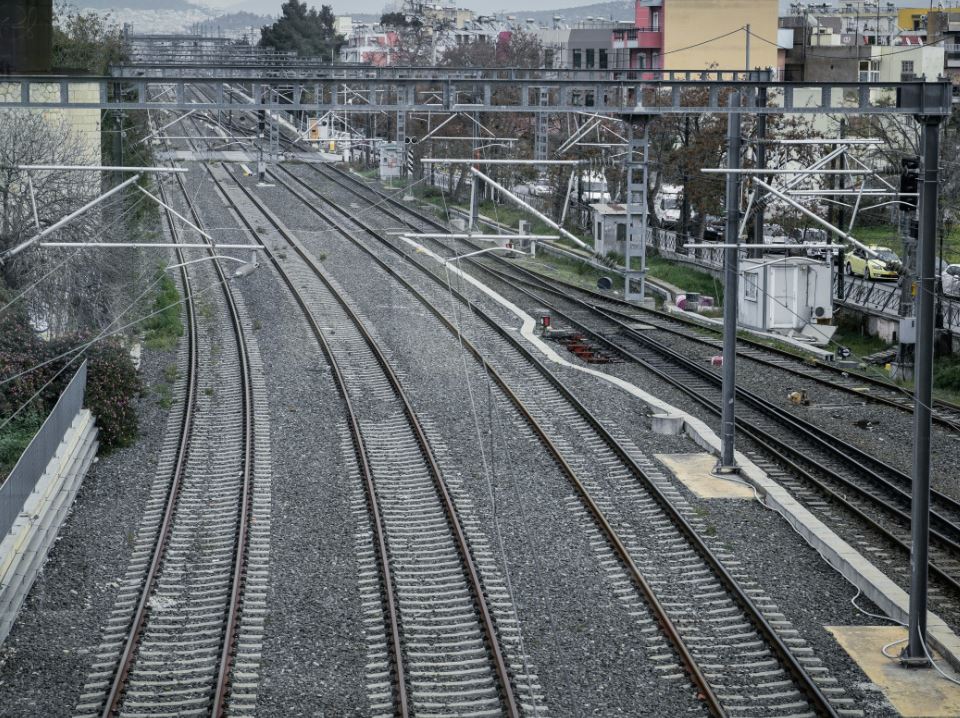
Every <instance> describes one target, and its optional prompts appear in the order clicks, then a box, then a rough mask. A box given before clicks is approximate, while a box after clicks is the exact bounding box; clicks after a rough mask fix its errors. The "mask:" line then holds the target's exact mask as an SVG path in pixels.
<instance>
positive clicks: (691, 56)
mask: <svg viewBox="0 0 960 718" xmlns="http://www.w3.org/2000/svg"><path fill="white" fill-rule="evenodd" d="M778 16H779V4H778V2H777V0H666V1H665V2H664V18H663V28H664V32H663V68H664V69H665V70H700V69H707V68H709V67H712V66H715V67H716V68H717V69H718V70H746V69H748V65H747V42H746V38H747V34H746V32H745V31H744V30H743V29H742V28H743V27H744V26H745V25H747V24H748V23H749V25H750V32H751V33H753V35H754V36H753V37H751V38H750V61H749V69H751V70H752V69H754V68H758V67H759V68H767V67H772V68H776V67H777V18H778ZM725 33H730V34H729V35H727V36H726V37H720V38H719V39H716V40H714V39H713V38H718V37H719V36H720V35H724V34H725ZM761 38H762V39H761ZM765 41H766V42H765ZM699 43H704V44H702V45H699ZM693 45H699V46H697V47H692V46H693ZM685 48H689V49H685Z"/></svg>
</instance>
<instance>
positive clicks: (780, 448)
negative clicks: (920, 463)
mask: <svg viewBox="0 0 960 718" xmlns="http://www.w3.org/2000/svg"><path fill="white" fill-rule="evenodd" d="M331 169H334V170H335V172H336V173H337V174H338V175H341V176H345V177H347V178H349V179H350V180H352V183H353V184H356V185H360V186H361V187H364V188H365V189H367V190H369V191H371V192H372V193H373V194H375V195H377V196H380V197H382V198H384V199H388V200H390V201H389V204H396V202H395V201H394V200H392V198H390V197H389V196H388V195H385V193H381V192H379V191H377V190H375V189H373V188H370V187H367V186H366V185H364V184H362V183H360V182H359V180H356V179H355V178H353V177H350V176H349V175H346V173H343V172H341V171H340V170H338V169H336V168H331ZM314 170H315V171H316V172H318V173H319V174H321V175H323V174H325V173H324V172H322V171H321V170H320V169H319V168H317V167H314ZM328 176H329V175H328ZM377 209H378V211H383V212H384V213H385V214H387V215H388V216H390V217H391V218H393V219H395V220H397V221H400V222H404V223H406V224H408V225H410V224H411V223H410V222H409V221H407V220H404V219H403V217H401V216H400V215H398V214H397V213H395V212H391V211H389V210H386V209H384V208H383V206H382V205H379V206H378V207H377ZM399 209H401V210H403V211H405V212H408V213H409V214H411V215H413V216H416V217H418V219H420V220H421V221H424V222H428V223H430V224H432V225H435V226H442V225H439V224H438V223H437V222H436V221H435V220H433V219H432V218H430V217H425V216H423V215H421V213H419V212H417V211H415V210H412V209H409V208H407V207H406V206H405V205H399ZM440 246H441V247H442V248H443V250H444V251H449V247H446V246H445V245H440ZM468 246H472V245H470V244H469V243H468ZM465 261H467V262H469V263H471V265H472V266H476V267H478V268H480V269H483V270H486V271H488V272H491V273H494V274H496V272H495V271H494V270H492V269H490V268H489V267H487V266H486V265H485V264H483V263H481V262H477V261H473V260H465ZM499 263H500V264H502V265H507V266H509V267H510V268H512V269H517V268H514V267H513V265H510V264H509V263H507V262H505V261H504V260H499ZM521 271H523V273H526V274H530V275H531V276H533V277H535V278H536V280H537V281H538V283H539V284H540V285H541V286H543V287H544V288H546V289H549V290H550V291H551V292H553V293H556V294H558V295H560V296H562V297H563V298H564V299H567V300H569V301H576V300H574V299H573V298H572V297H569V296H568V295H566V294H564V293H563V292H561V291H560V290H558V289H555V288H553V287H550V286H549V282H548V281H546V280H545V279H543V278H541V277H539V276H538V275H536V274H534V273H530V272H526V270H521ZM501 281H504V280H503V279H502V278H501ZM569 286H570V288H573V287H574V285H569ZM514 288H515V289H519V288H518V287H514ZM520 291H523V290H522V289H521V290H520ZM601 298H603V299H607V298H606V297H603V296H602V295H601ZM536 301H539V302H541V303H545V302H544V300H543V299H542V298H539V297H537V298H536ZM628 306H631V307H634V305H628ZM592 308H593V309H594V310H595V311H599V310H598V309H597V308H595V307H592ZM634 308H636V309H642V308H640V307H634ZM621 324H622V323H621ZM579 326H581V328H583V329H584V331H587V332H588V333H590V334H591V335H592V336H594V337H595V338H596V339H597V340H598V341H600V342H602V343H604V344H607V345H610V346H611V347H612V348H613V349H614V351H617V352H619V353H621V354H622V353H623V349H622V347H619V346H618V345H615V344H613V343H612V342H610V340H609V339H608V338H607V337H606V336H603V335H602V334H600V333H597V332H592V331H591V330H590V329H589V328H588V327H586V326H584V325H579ZM632 334H633V335H635V339H636V340H637V341H643V342H645V343H648V344H649V343H650V340H649V339H648V338H646V337H645V336H643V335H642V334H640V333H638V332H632ZM629 358H630V359H631V360H634V361H638V362H640V363H643V364H644V365H645V366H646V368H648V369H649V370H651V371H653V372H655V373H656V374H657V375H658V376H660V377H661V378H662V379H663V380H665V381H667V382H668V383H670V384H671V385H672V386H675V387H676V388H678V389H679V390H681V391H683V392H684V393H685V394H687V395H688V396H690V397H691V398H693V399H695V400H696V401H697V402H698V403H700V404H701V405H703V406H704V407H705V408H707V409H708V410H710V411H712V412H717V411H719V409H718V408H717V405H716V402H714V401H712V400H710V399H708V398H706V397H703V396H702V395H700V394H697V393H696V392H695V391H694V390H693V389H692V388H691V387H689V386H688V385H686V384H685V383H683V382H679V381H677V379H676V378H675V377H673V376H671V375H670V374H668V373H666V372H662V371H659V370H658V369H656V368H654V367H652V366H650V365H649V364H648V363H644V362H643V360H641V359H639V358H638V357H635V356H632V355H630V357H629ZM695 369H696V371H697V372H698V373H703V372H704V371H705V370H703V369H702V367H699V366H696V367H695ZM742 391H743V390H742V389H738V392H742ZM758 399H759V397H758ZM760 401H761V402H762V401H763V400H762V399H761V400H760ZM764 403H765V404H767V405H768V406H769V403H768V402H764ZM790 419H791V420H792V421H795V422H796V421H799V420H796V419H794V418H793V417H790ZM803 423H804V424H806V422H803ZM740 424H741V430H742V431H744V433H745V434H747V435H748V436H750V438H751V439H753V440H754V441H756V442H757V443H758V444H760V445H761V446H762V447H763V448H765V449H766V450H767V451H769V452H770V454H771V455H772V456H773V457H775V458H776V459H777V460H778V461H780V462H781V463H783V464H784V465H786V466H788V467H789V468H790V469H792V470H794V471H795V472H797V473H798V475H800V476H802V477H803V478H804V479H806V480H807V481H808V482H809V483H811V484H813V485H814V486H816V487H817V488H818V490H820V491H821V492H822V493H824V494H826V495H827V496H829V497H830V498H832V499H834V500H835V501H838V502H839V503H840V504H841V505H843V506H844V507H845V508H846V509H847V510H849V511H850V512H851V513H853V514H854V515H856V516H857V517H859V518H860V519H861V520H863V521H864V522H865V523H867V524H868V525H869V526H870V527H872V528H873V529H874V530H876V531H878V532H880V533H881V535H883V536H884V537H886V538H887V539H888V540H890V541H891V542H892V543H894V544H895V545H896V546H897V547H898V548H899V549H900V550H901V551H905V552H907V553H909V550H910V547H909V544H908V542H906V541H904V540H902V539H900V538H898V537H897V536H895V535H894V534H893V533H892V532H891V531H890V529H889V528H888V527H887V526H886V525H885V524H883V523H882V522H881V521H878V520H877V519H876V518H875V517H872V516H870V515H868V514H867V513H866V512H864V511H863V510H861V509H860V508H858V507H856V506H854V505H853V504H852V502H851V501H850V500H849V499H848V498H847V497H846V496H844V495H843V494H842V493H840V492H837V491H835V490H833V489H831V488H830V487H828V486H826V485H825V484H824V483H823V482H822V481H821V480H819V479H817V478H816V477H815V476H814V475H813V474H811V473H810V471H809V470H807V469H805V468H803V467H802V466H800V465H799V464H798V463H797V462H796V460H791V458H789V456H788V454H793V455H794V457H795V458H800V459H802V460H804V461H806V462H808V463H811V464H813V465H814V466H815V467H816V468H817V469H819V470H820V471H822V472H824V473H827V474H830V475H833V474H835V472H834V471H832V470H831V469H830V468H828V467H826V466H824V465H823V464H822V463H819V462H817V461H814V460H811V459H810V457H808V456H798V455H797V452H796V451H794V450H791V448H790V447H789V446H787V445H785V444H784V443H783V442H782V441H780V440H777V439H776V437H773V436H772V435H771V434H769V432H765V431H763V430H761V429H759V428H757V427H753V426H750V427H747V426H744V425H743V422H742V421H741V422H740ZM814 428H815V427H814ZM830 441H832V442H834V443H835V442H836V439H833V438H831V439H830ZM827 446H830V447H831V448H833V446H832V444H829V443H828V444H827ZM850 448H851V449H852V450H854V451H857V452H859V450H857V449H855V447H852V446H850ZM859 453H861V454H862V453H863V452H859ZM864 456H866V455H865V454H864ZM844 458H845V457H844ZM867 458H868V459H869V460H870V461H871V462H873V463H882V462H878V461H877V460H875V459H872V458H870V457H867ZM848 463H850V462H848ZM883 466H884V467H886V468H887V469H890V470H892V469H891V467H887V466H886V465H885V464H883ZM903 480H904V481H906V482H909V479H908V478H906V477H904V479H903ZM842 483H844V485H845V486H846V487H847V488H848V489H850V490H853V491H854V492H855V493H857V494H858V495H860V496H861V497H862V498H864V499H865V500H867V501H868V502H871V503H873V504H876V505H878V506H879V507H880V508H881V509H882V510H883V511H886V512H889V513H891V514H893V515H896V516H898V517H899V518H900V519H901V520H909V517H906V519H904V516H905V515H904V514H903V512H902V511H900V510H899V509H897V508H896V507H893V506H891V505H889V504H886V503H885V502H883V501H881V500H880V499H879V498H878V497H876V496H874V495H872V494H870V493H868V492H866V491H864V490H863V489H862V488H861V487H859V486H857V485H855V484H850V483H849V482H842ZM937 498H940V499H941V500H942V502H943V503H944V504H945V505H947V506H948V507H949V508H954V507H957V506H960V504H958V503H957V502H955V501H954V500H953V499H951V498H950V497H947V496H944V495H942V494H940V495H938V497H937ZM940 518H941V519H943V517H940ZM938 524H939V525H941V526H947V527H949V528H950V530H953V531H956V530H958V527H957V526H956V525H954V524H952V523H951V522H949V521H946V520H943V521H938ZM933 535H934V537H935V538H936V540H937V542H938V544H940V545H941V546H946V550H947V551H948V552H951V553H953V554H954V555H960V552H958V551H957V544H956V541H954V540H951V539H949V538H947V537H945V536H943V535H942V534H940V533H939V532H936V531H934V532H933ZM930 570H931V572H932V573H934V575H936V576H937V578H938V579H939V580H941V581H942V582H943V583H944V584H946V585H947V586H949V587H950V588H952V589H953V590H955V591H957V592H958V593H960V580H958V578H956V577H954V576H951V575H950V574H949V573H947V572H946V571H945V570H944V569H942V568H940V566H939V565H938V564H935V563H931V566H930Z"/></svg>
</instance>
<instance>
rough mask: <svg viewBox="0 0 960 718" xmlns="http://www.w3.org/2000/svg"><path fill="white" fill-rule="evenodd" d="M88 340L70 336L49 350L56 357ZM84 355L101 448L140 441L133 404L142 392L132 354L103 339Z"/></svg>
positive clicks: (88, 400)
mask: <svg viewBox="0 0 960 718" xmlns="http://www.w3.org/2000/svg"><path fill="white" fill-rule="evenodd" d="M85 341H89V339H88V338H87V337H86V336H84V335H71V336H68V337H64V338H63V339H60V340H58V341H57V342H53V343H51V344H50V349H51V351H52V353H53V354H54V355H56V354H60V353H62V352H63V351H66V350H67V349H69V348H71V347H75V346H77V345H78V344H80V343H82V342H85ZM85 356H86V359H87V392H86V398H85V400H84V404H85V405H86V406H87V408H89V409H90V411H91V412H93V415H94V416H96V417H97V426H98V428H99V429H100V436H99V438H100V446H101V447H103V448H104V449H105V450H107V451H110V450H111V449H116V448H119V447H121V446H127V445H129V444H130V443H132V442H133V441H134V439H136V438H137V429H138V424H137V410H136V407H135V406H134V403H133V402H134V399H135V398H136V396H137V395H138V394H139V393H140V391H141V389H142V385H141V382H140V376H139V375H138V374H137V370H136V369H135V368H134V366H133V361H132V360H131V359H130V354H129V353H128V352H127V349H126V348H125V347H124V346H123V345H122V344H121V343H120V341H119V340H117V339H103V340H100V341H98V342H97V343H96V344H94V345H93V346H91V347H90V348H89V349H87V351H86V352H85ZM79 363H80V362H79V361H77V362H75V365H77V366H79ZM64 374H65V375H66V378H67V379H69V377H71V376H73V371H72V370H70V369H68V370H67V371H66V372H64Z"/></svg>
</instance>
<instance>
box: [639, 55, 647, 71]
mask: <svg viewBox="0 0 960 718" xmlns="http://www.w3.org/2000/svg"><path fill="white" fill-rule="evenodd" d="M646 67H647V53H645V52H641V53H640V54H639V55H638V56H637V69H638V70H644V69H646Z"/></svg>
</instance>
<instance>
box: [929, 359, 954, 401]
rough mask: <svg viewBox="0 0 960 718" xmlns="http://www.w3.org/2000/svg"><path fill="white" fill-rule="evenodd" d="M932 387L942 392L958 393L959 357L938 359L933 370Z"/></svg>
mask: <svg viewBox="0 0 960 718" xmlns="http://www.w3.org/2000/svg"><path fill="white" fill-rule="evenodd" d="M933 385H934V386H935V387H936V388H937V389H941V390H943V391H952V392H957V393H960V357H957V356H950V357H943V358H941V359H938V360H937V362H936V364H934V369H933Z"/></svg>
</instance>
